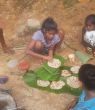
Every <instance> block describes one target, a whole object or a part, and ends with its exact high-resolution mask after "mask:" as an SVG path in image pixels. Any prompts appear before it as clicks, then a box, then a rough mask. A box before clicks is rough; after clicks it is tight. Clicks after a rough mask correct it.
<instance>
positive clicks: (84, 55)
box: [75, 51, 92, 64]
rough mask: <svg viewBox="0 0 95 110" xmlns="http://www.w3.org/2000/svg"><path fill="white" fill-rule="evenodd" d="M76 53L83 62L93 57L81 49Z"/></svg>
mask: <svg viewBox="0 0 95 110" xmlns="http://www.w3.org/2000/svg"><path fill="white" fill-rule="evenodd" d="M75 55H76V56H77V57H78V58H79V60H80V61H81V62H82V63H83V64H85V63H87V62H88V61H89V60H90V59H91V58H92V56H91V55H88V54H86V53H83V52H80V51H76V52H75Z"/></svg>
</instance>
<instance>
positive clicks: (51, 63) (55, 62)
mask: <svg viewBox="0 0 95 110" xmlns="http://www.w3.org/2000/svg"><path fill="white" fill-rule="evenodd" d="M48 66H50V67H52V68H59V67H60V66H61V61H60V60H59V59H56V58H54V59H53V60H52V61H48Z"/></svg>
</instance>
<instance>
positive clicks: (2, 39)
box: [0, 28, 14, 53]
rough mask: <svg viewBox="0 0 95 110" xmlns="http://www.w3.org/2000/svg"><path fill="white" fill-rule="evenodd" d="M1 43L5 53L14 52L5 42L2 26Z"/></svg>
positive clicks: (0, 29) (0, 31)
mask: <svg viewBox="0 0 95 110" xmlns="http://www.w3.org/2000/svg"><path fill="white" fill-rule="evenodd" d="M0 43H1V46H2V49H3V51H4V52H5V53H14V51H13V50H11V49H10V48H8V47H7V45H6V43H5V39H4V35H3V30H2V28H0Z"/></svg>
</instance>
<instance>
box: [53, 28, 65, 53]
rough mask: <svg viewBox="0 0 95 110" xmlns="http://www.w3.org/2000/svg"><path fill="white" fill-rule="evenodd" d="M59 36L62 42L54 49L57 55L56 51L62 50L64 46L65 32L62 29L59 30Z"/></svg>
mask: <svg viewBox="0 0 95 110" xmlns="http://www.w3.org/2000/svg"><path fill="white" fill-rule="evenodd" d="M58 34H59V37H60V42H59V43H58V44H56V46H55V48H54V53H55V51H56V50H57V49H60V48H61V44H62V42H63V39H64V31H63V30H62V29H61V30H59V32H58Z"/></svg>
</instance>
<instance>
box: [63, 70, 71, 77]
mask: <svg viewBox="0 0 95 110" xmlns="http://www.w3.org/2000/svg"><path fill="white" fill-rule="evenodd" d="M61 76H64V77H68V76H71V73H70V71H68V70H62V73H61Z"/></svg>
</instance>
